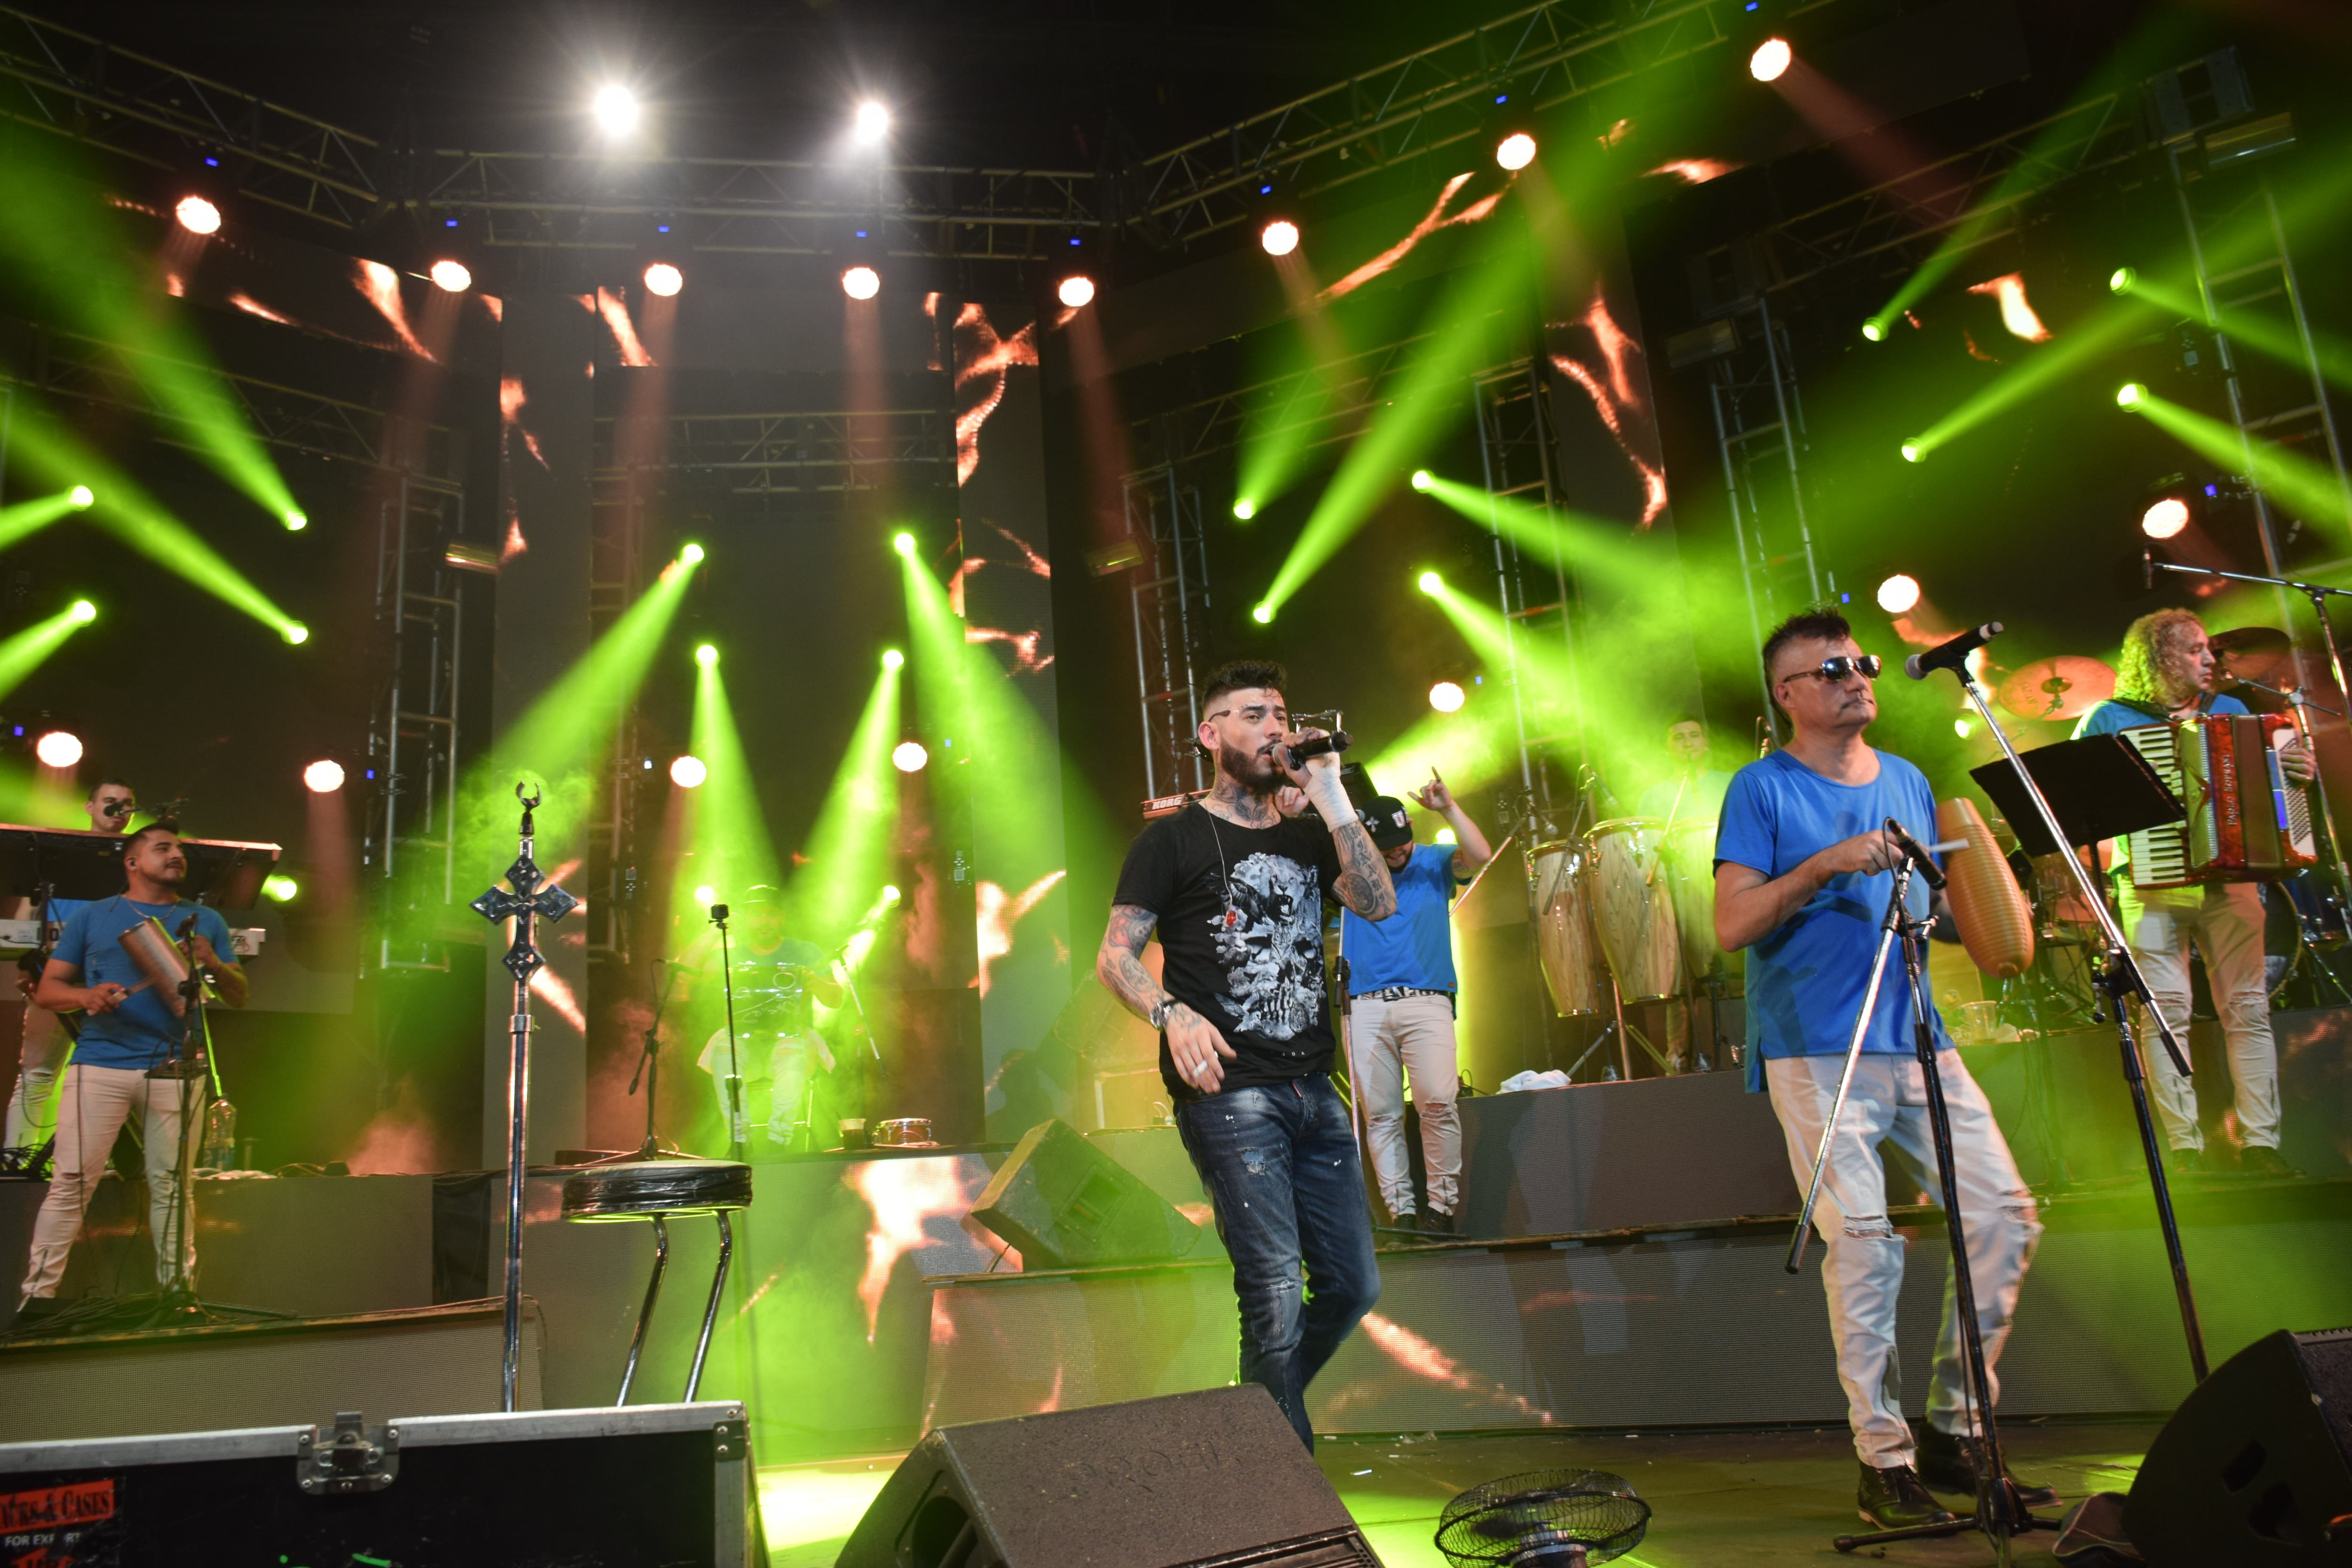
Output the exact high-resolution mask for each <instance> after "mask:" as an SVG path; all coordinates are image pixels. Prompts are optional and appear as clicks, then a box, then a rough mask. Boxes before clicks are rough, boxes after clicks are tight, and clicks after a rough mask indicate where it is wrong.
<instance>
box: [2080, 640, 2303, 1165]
mask: <svg viewBox="0 0 2352 1568" xmlns="http://www.w3.org/2000/svg"><path fill="white" fill-rule="evenodd" d="M2213 671H2214V660H2213V649H2212V647H2211V646H2210V644H2209V643H2208V642H2207V640H2206V636H2205V627H2204V625H2203V623H2201V622H2200V621H2199V620H2198V618H2197V616H2195V615H2194V614H2193V613H2191V612H2190V611H2188V610H2158V611H2157V612H2155V613H2154V614H2153V615H2147V616H2141V617H2140V618H2139V619H2138V620H2137V621H2134V622H2133V623H2132V624H2131V629H2130V630H2129V631H2127V632H2126V633H2125V634H2124V648H2123V658H2121V659H2120V660H2119V661H2118V667H2117V670H2116V694H2115V696H2114V697H2113V698H2111V699H2110V700H2107V701H2105V702H2102V703H2100V704H2099V705H2098V706H2097V707H2096V708H2094V709H2092V710H2090V711H2089V712H2088V713H2086V714H2084V716H2083V721H2082V722H2081V723H2080V724H2078V725H2077V726H2076V727H2075V730H2074V733H2075V734H2076V735H2077V736H2082V735H2111V734H2114V733H2116V732H2117V731H2123V730H2129V729H2133V728H2136V727H2137V726H2139V725H2143V724H2163V723H2170V722H2173V721H2179V720H2184V719H2195V718H2204V717H2209V716H2220V715H2226V714H2234V713H2244V712H2246V711H2247V708H2246V705H2245V704H2244V703H2242V702H2241V701H2239V700H2237V699H2236V698H2235V697H2231V696H2227V695H2217V694H2216V693H2215V692H2214V690H2213ZM2279 761H2280V765H2281V767H2282V769H2283V770H2284V773H2286V775H2287V778H2288V780H2289V781H2290V782H2291V783H2294V784H2307V783H2309V782H2310V780H2311V778H2312V775H2313V773H2314V772H2315V768H2314V765H2313V763H2312V759H2311V754H2310V752H2308V751H2307V750H2306V749H2305V748H2304V747H2303V746H2301V745H2299V744H2298V745H2294V746H2291V747H2288V748H2286V749H2285V750H2284V751H2283V752H2280V753H2279ZM2113 847H2114V852H2115V859H2114V869H2113V872H2112V876H2113V879H2114V884H2115V889H2116V905H2117V913H2118V914H2119V915H2120V916H2121V918H2122V922H2123V929H2124V935H2125V937H2126V939H2127V940H2128V941H2129V942H2130V943H2131V949H2132V956H2133V957H2134V958H2136V959H2137V960H2138V961H2139V966H2140V972H2141V973H2144V974H2146V975H2147V984H2148V989H2149V990H2151V991H2153V992H2154V993H2155V994H2156V1000H2157V1005H2158V1007H2159V1008H2160V1009H2162V1011H2163V1013H2164V1020H2165V1022H2166V1023H2167V1024H2168V1025H2170V1026H2171V1028H2172V1032H2173V1036H2174V1037H2175V1038H2176V1039H2178V1040H2179V1041H2180V1043H2181V1047H2182V1048H2183V1049H2186V1048H2187V1047H2188V1043H2189V952H2190V950H2191V949H2192V948H2194V949H2195V951H2197V952H2200V953H2201V954H2203V955H2204V959H2205V979H2206V982H2207V984H2209V985H2210V987H2211V990H2212V993H2213V1005H2214V1007H2215V1009H2216V1010H2217V1011H2219V1012H2220V1014H2221V1032H2222V1035H2223V1037H2224V1038H2225V1039H2226V1040H2227V1042H2228V1048H2229V1056H2230V1078H2231V1082H2232V1084H2233V1085H2234V1086H2235V1087H2236V1089H2237V1110H2238V1131H2239V1137H2240V1140H2241V1142H2242V1145H2243V1148H2242V1152H2241V1153H2240V1155H2239V1159H2238V1165H2239V1168H2240V1169H2242V1170H2244V1171H2246V1172H2248V1173H2252V1174H2256V1175H2268V1176H2288V1175H2294V1174H2296V1172H2295V1171H2294V1169H2293V1168H2292V1167H2290V1166H2289V1165H2288V1164H2287V1163H2286V1160H2285V1158H2284V1156H2283V1155H2281V1154H2280V1152H2279V1091H2278V1047H2277V1044H2276V1042H2275V1041H2274V1040H2273V1038H2272V1037H2271V1005H2270V990H2269V986H2268V985H2267V984H2266V983H2265V978H2264V974H2263V901H2262V893H2261V889H2259V887H2258V886H2257V885H2256V884H2254V883H2252V882H2209V883H2206V884H2203V885H2202V886H2190V887H2185V888H2136V887H2134V886H2133V885H2132V879H2131V875H2130V868H2129V866H2128V864H2127V860H2126V845H2125V843H2124V841H2122V840H2120V839H2118V840H2116V841H2114V845H2113ZM2145 1055H2146V1057H2147V1061H2148V1064H2149V1078H2150V1081H2151V1087H2152V1088H2153V1089H2154V1090H2155V1095H2154V1098H2155V1100H2156V1109H2157V1115H2158V1120H2159V1121H2162V1123H2163V1126H2164V1136H2165V1141H2166V1142H2167V1143H2168V1145H2169V1146H2170V1153H2169V1155H2168V1160H2169V1163H2170V1164H2171V1166H2172V1169H2173V1170H2174V1171H2175V1172H2176V1173H2189V1172H2194V1171H2215V1170H2223V1169H2227V1168H2228V1166H2227V1163H2226V1159H2225V1157H2224V1156H2223V1155H2222V1154H2221V1152H2219V1151H2212V1152H2209V1151H2207V1149H2206V1148H2205V1135H2204V1131H2203V1130H2202V1129H2201V1128H2200V1125H2199V1124H2198V1120H2197V1088H2196V1086H2195V1085H2194V1084H2193V1083H2191V1082H2190V1081H2189V1079H2185V1078H2183V1077H2181V1076H2180V1074H2179V1072H2178V1071H2176V1070H2175V1069H2174V1068H2173V1066H2172V1058H2171V1055H2170V1053H2169V1052H2168V1051H2166V1050H2164V1049H2163V1048H2162V1047H2161V1046H2155V1047H2150V1048H2149V1049H2148V1050H2147V1052H2146V1053H2145Z"/></svg>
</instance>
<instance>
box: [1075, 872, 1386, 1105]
mask: <svg viewBox="0 0 2352 1568" xmlns="http://www.w3.org/2000/svg"><path fill="white" fill-rule="evenodd" d="M1357 831H1358V832H1359V833H1360V832H1361V831H1362V829H1361V828H1359V829H1357ZM1159 923H1160V917H1159V916H1158V915H1155V914H1153V913H1152V912H1151V911H1150V910H1144V909H1138V908H1137V907H1136V906H1135V905H1133V904H1113V905H1112V906H1111V907H1110V926H1109V928H1108V930H1106V931H1104V932H1103V942H1102V948H1101V951H1100V952H1097V953H1096V954H1095V977H1096V978H1097V979H1098V980H1100V981H1101V982H1102V983H1103V984H1104V986H1105V987H1106V988H1108V990H1109V992H1110V994H1112V995H1114V996H1116V997H1118V999H1119V1000H1120V1001H1121V1002H1124V1003H1126V1004H1127V1008H1128V1011H1129V1012H1130V1013H1133V1014H1134V1015H1135V1016H1138V1017H1139V1018H1149V1017H1150V1016H1151V1010H1152V1009H1153V1008H1155V1007H1157V1006H1159V1005H1160V1003H1162V1002H1167V1001H1170V1000H1171V999H1170V997H1169V994H1168V991H1167V988H1166V987H1165V986H1163V985H1161V984H1160V982H1158V981H1157V980H1154V979H1152V978H1151V972H1150V970H1148V969H1146V968H1144V967H1143V944H1144V943H1145V942H1150V940H1151V932H1152V929H1153V928H1154V927H1156V926H1157V925H1158V924H1159ZM1166 1016H1167V1026H1166V1030H1167V1035H1168V1054H1169V1055H1170V1056H1171V1057H1172V1058H1174V1059H1175V1062H1176V1076H1177V1077H1179V1078H1181V1079H1183V1080H1184V1081H1185V1082H1186V1083H1189V1084H1192V1085H1194V1086H1195V1087H1197V1088H1199V1089H1203V1090H1205V1091H1207V1092H1208V1093H1211V1094H1214V1093H1216V1092H1217V1088H1218V1085H1219V1084H1221V1083H1222V1082H1223V1080H1224V1076H1225V1069H1224V1068H1223V1066H1222V1065H1220V1064H1219V1062H1218V1060H1217V1058H1219V1057H1223V1058H1226V1059H1227V1060H1228V1061H1230V1060H1231V1059H1233V1055H1234V1048H1233V1047H1231V1046H1229V1045H1227V1044H1225V1037H1224V1036H1223V1034H1221V1033H1219V1032H1218V1029H1217V1026H1215V1025H1214V1024H1212V1023H1211V1022H1209V1020H1207V1019H1206V1018H1203V1017H1202V1016H1201V1015H1199V1014H1198V1013H1195V1012H1194V1011H1192V1008H1190V1007H1187V1006H1186V1005H1184V1004H1183V1003H1181V1002H1173V1003H1171V1005H1170V1007H1169V1009H1168V1012H1167V1015H1166Z"/></svg>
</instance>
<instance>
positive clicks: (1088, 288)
mask: <svg viewBox="0 0 2352 1568" xmlns="http://www.w3.org/2000/svg"><path fill="white" fill-rule="evenodd" d="M1054 295H1055V298H1056V299H1058V300H1061V301H1062V303H1063V304H1065V305H1067V306H1068V307H1069V308H1070V309H1071V310H1080V309H1082V308H1084V307H1086V306H1087V305H1091V304H1093V303H1094V302H1095V280H1094V279H1091V278H1089V277H1087V275H1086V274H1085V273H1083V272H1074V273H1072V274H1070V276H1068V277H1067V278H1065V279H1062V286H1061V287H1060V288H1059V289H1055V290H1054Z"/></svg>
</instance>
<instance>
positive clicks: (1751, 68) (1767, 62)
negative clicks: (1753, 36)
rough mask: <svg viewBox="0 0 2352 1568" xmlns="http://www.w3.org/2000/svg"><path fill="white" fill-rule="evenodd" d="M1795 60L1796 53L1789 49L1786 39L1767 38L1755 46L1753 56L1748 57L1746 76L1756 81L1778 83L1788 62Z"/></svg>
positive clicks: (1787, 66)
mask: <svg viewBox="0 0 2352 1568" xmlns="http://www.w3.org/2000/svg"><path fill="white" fill-rule="evenodd" d="M1795 58H1797V55H1796V51H1795V50H1794V49H1791V48H1790V47H1789V40H1788V39H1786V38H1767V39H1765V40H1764V41H1763V42H1762V43H1760V44H1759V45H1757V46H1756V52H1755V53H1754V54H1752V55H1750V56H1748V75H1749V76H1752V77H1754V78H1755V79H1757V80H1758V81H1778V80H1780V75H1781V73H1782V72H1784V71H1786V70H1787V69H1788V68H1789V62H1790V61H1791V60H1793V59H1795Z"/></svg>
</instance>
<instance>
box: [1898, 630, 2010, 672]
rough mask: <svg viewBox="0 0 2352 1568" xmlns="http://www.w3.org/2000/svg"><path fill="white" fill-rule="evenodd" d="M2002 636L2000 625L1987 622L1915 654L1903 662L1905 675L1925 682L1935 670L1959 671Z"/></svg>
mask: <svg viewBox="0 0 2352 1568" xmlns="http://www.w3.org/2000/svg"><path fill="white" fill-rule="evenodd" d="M1999 636H2000V622H1999V621H1987V622H1986V623H1985V624H1984V625H1982V626H1979V627H1977V628H1976V629H1975V630H1973V631H1965V632H1962V633H1961V634H1960V635H1959V636H1958V637H1950V638H1948V639H1947V640H1945V641H1943V642H1939V643H1937V645H1936V646H1935V647H1931V648H1929V649H1928V650H1927V652H1925V653H1915V654H1913V655H1912V656H1911V657H1910V658H1906V659H1905V660H1904V661H1903V673H1905V674H1906V675H1908V676H1909V677H1910V678H1911V679H1914V680H1925V679H1927V672H1928V671H1930V670H1935V669H1958V668H1960V666H1961V665H1962V664H1963V663H1964V662H1966V660H1967V659H1968V657H1969V655H1970V654H1972V653H1974V652H1976V651H1977V649H1979V648H1980V647H1984V645H1985V644H1987V643H1989V642H1990V641H1992V639H1993V638H1995V637H1999Z"/></svg>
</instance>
